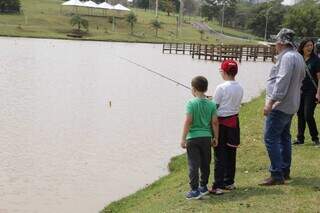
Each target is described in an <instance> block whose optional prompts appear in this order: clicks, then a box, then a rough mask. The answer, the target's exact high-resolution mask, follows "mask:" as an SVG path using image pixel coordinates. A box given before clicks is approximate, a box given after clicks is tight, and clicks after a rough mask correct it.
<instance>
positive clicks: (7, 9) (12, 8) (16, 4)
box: [0, 0, 21, 13]
mask: <svg viewBox="0 0 320 213" xmlns="http://www.w3.org/2000/svg"><path fill="white" fill-rule="evenodd" d="M20 7H21V4H20V0H0V13H20Z"/></svg>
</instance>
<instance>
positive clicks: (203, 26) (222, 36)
mask: <svg viewBox="0 0 320 213" xmlns="http://www.w3.org/2000/svg"><path fill="white" fill-rule="evenodd" d="M192 26H193V27H194V28H196V29H198V30H200V29H202V30H204V31H205V32H206V33H208V34H209V35H211V36H214V37H216V38H217V39H233V40H238V41H250V40H249V39H244V38H239V37H234V36H229V35H225V34H223V33H220V32H218V31H216V30H214V29H212V28H211V27H209V26H208V25H207V24H205V23H202V22H193V23H192Z"/></svg>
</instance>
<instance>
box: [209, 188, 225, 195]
mask: <svg viewBox="0 0 320 213" xmlns="http://www.w3.org/2000/svg"><path fill="white" fill-rule="evenodd" d="M209 192H210V193H211V194H214V195H222V194H223V190H222V189H220V188H212V189H210V190H209Z"/></svg>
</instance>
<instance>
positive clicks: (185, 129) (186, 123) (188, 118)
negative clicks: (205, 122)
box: [180, 113, 192, 149]
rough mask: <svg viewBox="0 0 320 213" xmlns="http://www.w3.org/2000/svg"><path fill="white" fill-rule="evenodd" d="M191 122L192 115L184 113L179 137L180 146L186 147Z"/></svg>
mask: <svg viewBox="0 0 320 213" xmlns="http://www.w3.org/2000/svg"><path fill="white" fill-rule="evenodd" d="M191 124H192V116H191V115H190V114H189V113H187V114H186V119H185V121H184V125H183V130H182V138H181V142H180V146H181V147H182V148H183V149H185V148H187V139H186V138H187V134H188V132H189V129H190V126H191Z"/></svg>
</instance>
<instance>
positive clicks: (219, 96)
mask: <svg viewBox="0 0 320 213" xmlns="http://www.w3.org/2000/svg"><path fill="white" fill-rule="evenodd" d="M222 93H223V90H222V88H221V87H219V86H218V87H217V88H216V91H215V92H214V95H213V100H214V102H215V103H216V106H217V108H219V104H220V103H221V99H222Z"/></svg>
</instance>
